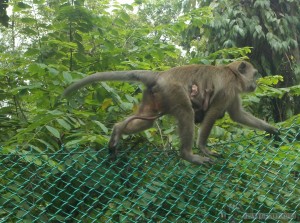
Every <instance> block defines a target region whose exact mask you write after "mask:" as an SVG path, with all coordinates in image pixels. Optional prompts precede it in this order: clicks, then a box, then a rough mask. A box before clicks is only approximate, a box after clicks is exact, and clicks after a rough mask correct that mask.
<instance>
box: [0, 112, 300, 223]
mask: <svg viewBox="0 0 300 223" xmlns="http://www.w3.org/2000/svg"><path fill="white" fill-rule="evenodd" d="M299 127H300V120H299V118H297V119H295V120H294V124H293V125H292V126H291V127H289V128H282V129H281V136H280V138H281V139H280V140H277V139H276V140H275V139H274V138H273V137H270V136H268V135H265V134H264V135H261V134H259V133H255V132H254V133H255V134H253V138H251V139H249V138H240V139H239V140H236V139H234V140H231V141H230V142H227V143H217V144H214V145H210V147H211V149H212V147H213V148H214V149H215V150H216V151H218V152H220V153H222V154H223V157H222V158H219V159H218V160H216V163H215V164H214V165H210V166H196V165H193V164H190V163H188V162H185V161H183V160H182V159H180V158H179V157H178V151H176V150H170V149H169V150H165V151H162V150H161V149H155V148H151V146H150V145H145V146H144V147H143V148H137V147H136V148H130V149H124V148H123V149H120V150H121V151H120V154H119V156H118V159H117V160H116V161H110V160H109V159H108V152H107V149H106V148H100V149H92V148H86V149H82V148H79V147H78V148H77V149H73V150H68V149H65V148H61V149H60V150H59V151H55V152H54V151H52V150H50V149H48V150H45V151H43V152H42V151H39V152H38V151H36V150H19V149H16V150H15V151H13V152H12V151H10V152H7V151H6V150H5V149H1V154H0V165H1V168H0V182H1V184H0V185H1V186H0V193H1V197H0V222H229V221H231V220H234V221H231V222H264V221H265V220H266V219H269V220H268V222H296V221H297V220H298V221H299V217H300V211H299V210H300V143H299V141H300V140H299V139H300V133H299Z"/></svg>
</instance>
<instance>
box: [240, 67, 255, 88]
mask: <svg viewBox="0 0 300 223" xmlns="http://www.w3.org/2000/svg"><path fill="white" fill-rule="evenodd" d="M237 70H238V73H239V74H240V76H241V78H242V82H243V91H244V92H253V91H255V89H256V77H257V73H258V72H257V70H256V69H255V68H254V67H253V66H252V64H250V63H247V62H240V63H239V64H238V68H237Z"/></svg>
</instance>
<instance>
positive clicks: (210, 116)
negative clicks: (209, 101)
mask: <svg viewBox="0 0 300 223" xmlns="http://www.w3.org/2000/svg"><path fill="white" fill-rule="evenodd" d="M221 115H222V109H218V108H216V107H215V108H214V107H212V108H211V109H209V110H208V111H207V113H206V115H205V117H204V120H203V122H202V124H201V128H200V132H199V136H198V142H197V146H198V148H199V149H200V151H201V152H202V153H203V154H205V155H206V156H216V157H219V156H220V154H219V153H217V152H213V151H210V150H209V149H207V148H206V144H207V139H208V137H209V134H210V132H211V129H212V127H213V125H214V124H215V121H216V120H217V118H218V117H220V116H221Z"/></svg>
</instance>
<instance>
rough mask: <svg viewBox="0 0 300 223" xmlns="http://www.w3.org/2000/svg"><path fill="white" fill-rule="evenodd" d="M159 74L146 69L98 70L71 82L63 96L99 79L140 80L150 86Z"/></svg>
mask: <svg viewBox="0 0 300 223" xmlns="http://www.w3.org/2000/svg"><path fill="white" fill-rule="evenodd" d="M157 76H158V72H154V71H146V70H131V71H109V72H98V73H94V74H92V75H90V76H87V77H85V78H83V79H81V80H79V81H77V82H75V83H74V84H71V85H70V86H69V87H67V88H66V89H65V91H64V92H63V94H62V97H67V96H69V95H70V94H71V93H72V92H73V91H76V90H78V89H79V88H81V87H83V86H85V85H87V84H91V83H94V82H97V81H138V82H142V83H144V84H145V85H146V86H149V85H153V84H155V82H156V79H157Z"/></svg>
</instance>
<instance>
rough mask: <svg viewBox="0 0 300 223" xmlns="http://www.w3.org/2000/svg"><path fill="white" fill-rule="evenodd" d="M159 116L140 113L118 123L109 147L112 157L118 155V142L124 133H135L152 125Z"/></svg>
mask: <svg viewBox="0 0 300 223" xmlns="http://www.w3.org/2000/svg"><path fill="white" fill-rule="evenodd" d="M156 118H157V116H149V117H143V116H138V115H133V116H130V117H128V118H127V119H125V120H124V121H122V122H119V123H116V124H115V126H114V128H113V131H112V134H111V137H110V140H109V143H108V148H109V151H110V154H111V156H112V157H111V158H115V157H116V155H117V144H118V142H119V141H120V138H121V136H122V135H123V134H127V135H128V134H133V133H137V132H140V131H143V130H146V129H148V128H150V127H152V125H153V123H154V121H155V119H156Z"/></svg>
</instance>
